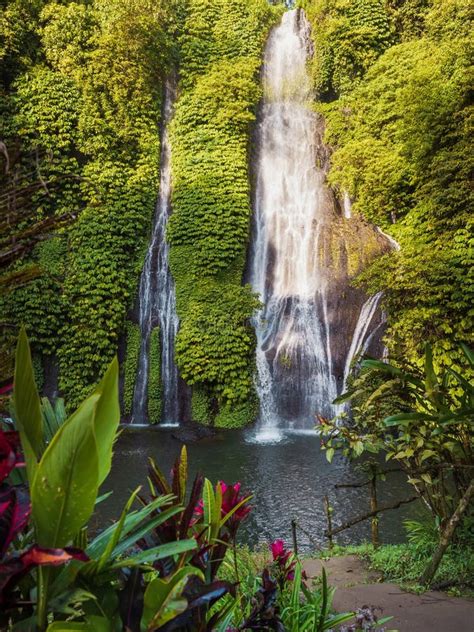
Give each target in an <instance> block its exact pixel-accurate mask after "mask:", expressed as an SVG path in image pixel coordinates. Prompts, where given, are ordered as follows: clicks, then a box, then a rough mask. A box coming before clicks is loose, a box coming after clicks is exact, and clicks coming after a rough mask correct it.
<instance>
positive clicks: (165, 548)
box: [110, 539, 197, 569]
mask: <svg viewBox="0 0 474 632" xmlns="http://www.w3.org/2000/svg"><path fill="white" fill-rule="evenodd" d="M196 548H197V543H196V540H194V539H190V540H177V541H176V542H169V543H167V544H160V545H159V546H155V547H152V548H151V549H147V550H146V551H141V552H140V553H137V554H136V555H132V556H130V557H127V558H125V559H123V560H120V561H119V562H115V563H114V564H112V565H111V567H110V568H112V569H113V568H126V567H127V566H141V565H147V564H153V562H155V561H156V560H162V559H163V558H165V557H171V556H172V555H179V554H181V553H187V552H188V551H194V550H195V549H196Z"/></svg>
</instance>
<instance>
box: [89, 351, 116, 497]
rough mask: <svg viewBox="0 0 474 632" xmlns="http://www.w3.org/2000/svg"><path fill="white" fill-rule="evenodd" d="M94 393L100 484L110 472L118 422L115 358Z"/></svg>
mask: <svg viewBox="0 0 474 632" xmlns="http://www.w3.org/2000/svg"><path fill="white" fill-rule="evenodd" d="M95 393H96V394H100V399H99V401H98V403H97V408H96V413H95V420H94V427H95V436H96V440H97V453H98V457H99V485H100V484H102V483H103V482H104V480H105V479H106V478H107V476H108V474H109V472H110V467H111V465H112V448H113V445H114V439H115V435H116V432H117V428H118V425H119V422H120V406H119V393H118V361H117V358H114V360H113V361H112V362H111V363H110V365H109V367H108V369H107V371H106V373H105V375H104V377H103V378H102V380H101V381H100V383H99V385H98V386H97V388H96V390H95Z"/></svg>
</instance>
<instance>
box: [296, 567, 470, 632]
mask: <svg viewBox="0 0 474 632" xmlns="http://www.w3.org/2000/svg"><path fill="white" fill-rule="evenodd" d="M303 566H304V569H305V570H306V573H307V574H308V576H309V577H317V576H319V575H320V574H321V568H322V566H324V568H325V569H326V572H327V574H328V581H329V583H330V585H331V586H335V587H336V588H337V590H336V594H335V597H334V602H333V605H334V608H335V610H337V611H338V612H347V611H351V610H355V609H356V608H360V607H361V606H372V607H375V608H379V609H380V610H378V611H377V615H379V616H382V615H383V616H389V615H390V616H393V619H392V620H391V621H390V623H388V624H387V627H388V628H389V629H396V630H399V631H400V632H474V601H471V600H468V599H458V598H457V597H449V596H448V595H446V594H445V593H441V592H434V591H431V592H427V593H425V594H423V595H412V594H411V593H407V592H403V590H401V589H400V587H399V586H396V585H395V584H385V583H377V580H378V579H379V575H378V574H377V573H375V572H372V571H369V570H368V569H367V567H366V565H365V563H364V562H363V561H362V560H360V559H359V558H358V557H356V556H354V555H347V556H343V557H333V558H331V559H329V560H324V561H322V560H306V561H305V562H304V564H303Z"/></svg>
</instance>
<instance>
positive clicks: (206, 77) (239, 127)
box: [168, 0, 278, 427]
mask: <svg viewBox="0 0 474 632" xmlns="http://www.w3.org/2000/svg"><path fill="white" fill-rule="evenodd" d="M277 14H278V10H275V9H272V7H270V6H269V5H268V4H267V3H266V2H265V1H264V0H237V1H236V0H232V1H231V0H218V1H212V2H210V1H204V0H199V1H198V0H191V1H190V2H189V7H188V14H187V18H186V22H185V26H184V30H183V36H182V39H181V42H180V45H181V55H182V57H181V66H180V74H181V96H180V98H179V100H178V102H177V104H176V111H175V117H174V121H173V124H172V130H171V135H172V138H171V144H172V171H173V214H172V217H171V219H170V222H169V227H168V238H169V240H170V244H171V252H170V263H171V270H172V273H173V276H174V278H175V280H176V292H177V309H178V315H179V317H180V320H181V326H180V331H179V334H178V339H177V344H176V357H177V362H178V365H179V368H180V370H181V374H182V376H183V378H184V379H185V381H186V382H187V383H188V384H190V385H193V386H195V387H196V389H195V390H196V398H198V399H199V405H198V403H197V402H196V403H195V405H194V406H193V409H195V410H196V411H199V417H200V421H204V420H205V417H206V414H205V412H204V410H205V409H206V405H205V404H204V402H205V400H207V417H208V419H207V421H209V420H210V419H211V418H212V417H214V416H215V414H216V412H217V410H219V411H220V414H219V415H218V417H217V418H216V424H217V425H220V426H227V427H229V426H241V425H244V424H245V423H248V422H249V421H251V420H252V419H253V418H254V416H255V410H253V409H251V407H249V405H248V402H249V401H250V399H251V398H252V393H253V384H252V378H253V372H254V359H253V358H254V348H255V341H254V335H253V331H252V329H251V327H250V324H249V318H250V317H251V315H252V313H253V312H254V310H255V308H256V307H257V306H258V301H257V299H256V297H254V296H253V295H252V292H251V290H250V288H249V287H248V286H244V287H242V285H241V283H242V277H243V272H244V264H245V253H246V248H247V243H248V234H249V225H250V216H251V208H250V184H249V172H248V169H249V134H250V130H251V124H252V123H253V122H254V120H255V114H256V107H257V103H258V100H259V98H260V86H259V83H260V82H259V78H258V71H259V67H260V65H261V54H262V49H263V45H264V42H265V40H266V36H267V33H268V30H269V27H270V25H271V24H272V23H273V22H274V21H275V19H276V16H277ZM242 407H243V408H242ZM237 409H239V410H241V413H240V415H237V416H234V415H232V411H234V410H237ZM224 411H227V413H228V414H226V412H224ZM201 418H202V419H201Z"/></svg>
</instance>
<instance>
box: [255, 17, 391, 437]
mask: <svg viewBox="0 0 474 632" xmlns="http://www.w3.org/2000/svg"><path fill="white" fill-rule="evenodd" d="M312 52H313V51H312V43H311V37H310V26H309V23H308V21H307V19H306V16H305V14H304V11H302V10H300V9H297V10H291V11H287V12H286V13H285V14H284V16H283V18H282V21H281V23H280V25H279V26H277V27H276V28H274V29H273V31H272V32H271V34H270V37H269V39H268V42H267V46H266V49H265V57H264V65H263V88H264V99H263V103H262V105H261V110H260V115H259V123H258V126H257V134H256V136H257V147H256V160H255V172H254V173H255V184H254V224H253V234H252V244H251V251H250V265H249V278H250V282H251V284H252V287H253V289H254V291H255V292H258V294H259V295H260V298H261V300H262V303H263V308H262V309H261V310H260V311H259V312H258V314H256V316H255V317H254V326H255V331H256V336H257V384H256V386H257V391H258V394H259V398H260V421H259V426H258V429H257V438H258V439H259V440H264V441H265V440H275V439H278V438H279V436H280V435H281V432H282V430H288V429H291V428H293V429H299V428H308V427H309V428H311V427H312V426H313V425H314V421H315V415H317V414H319V415H323V416H325V417H332V416H334V415H335V414H337V413H338V412H341V411H340V410H339V409H338V408H337V407H336V406H334V405H333V404H332V401H333V400H334V399H335V398H336V396H337V394H338V386H339V389H340V388H341V386H342V387H343V386H344V385H345V382H346V380H347V376H348V374H349V369H350V366H351V362H352V360H353V359H354V358H355V357H356V355H357V354H358V353H359V352H360V351H361V350H366V349H367V348H368V345H369V344H370V342H371V339H372V337H373V334H374V333H375V332H376V331H377V330H380V328H381V326H382V324H383V323H379V324H377V319H376V318H375V314H376V312H377V308H378V304H379V300H380V295H379V294H377V295H376V296H373V297H370V298H368V299H367V301H366V302H365V303H364V304H363V305H362V309H360V308H361V303H360V298H359V299H358V300H357V301H356V302H355V303H353V304H352V303H350V301H351V299H350V298H348V299H344V295H345V290H344V288H343V287H341V286H340V285H339V286H338V281H337V274H336V276H335V275H334V269H333V268H331V265H330V264H329V263H328V262H329V261H330V260H331V252H330V248H331V245H330V235H331V234H332V229H333V228H334V227H335V226H336V224H337V222H340V221H341V220H342V218H343V217H344V218H345V220H350V221H352V220H351V215H352V214H351V200H350V198H349V196H348V195H347V194H346V195H345V196H344V199H343V202H342V204H340V206H339V208H340V209H341V210H340V211H339V215H337V212H336V211H335V208H336V207H337V204H335V197H334V194H333V192H332V191H331V190H330V189H329V188H328V186H327V184H326V173H327V168H328V153H327V148H326V147H325V146H324V143H323V141H322V138H323V135H324V121H323V120H322V117H320V116H318V115H317V114H316V113H315V112H314V111H313V110H312V109H311V107H310V103H311V102H312V101H313V100H314V95H313V92H312V87H311V80H310V77H309V74H308V71H307V61H308V59H309V57H310V56H311V55H312ZM342 221H343V220H342ZM336 230H337V228H336ZM336 296H342V297H343V298H342V300H345V301H346V307H345V309H346V310H347V307H349V310H348V311H349V312H350V314H351V318H353V317H354V316H355V315H356V314H357V313H359V309H360V313H359V316H358V320H357V319H356V321H355V322H356V325H355V329H354V331H353V335H352V342H351V341H350V337H349V338H348V337H347V334H345V335H343V333H342V332H341V331H340V330H338V326H337V325H336V322H337V318H335V313H334V309H337V308H336V307H335V305H337V302H335V301H334V298H335V297H336ZM348 296H350V294H349V295H348ZM347 301H349V303H347ZM379 333H380V331H379ZM349 336H350V334H349ZM345 347H347V349H345ZM336 351H337V352H338V353H337V354H336ZM341 353H342V354H345V355H343V357H345V358H346V360H345V367H344V364H343V365H342V368H341V367H340V368H339V369H336V366H335V360H334V358H335V356H336V355H337V356H338V357H339V358H340V357H341ZM339 365H340V360H339ZM342 369H344V375H342ZM339 372H340V374H339V375H337V376H336V373H339ZM338 379H339V382H338Z"/></svg>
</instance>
